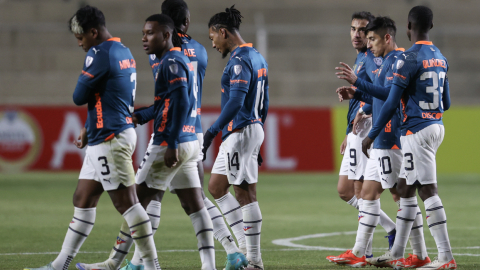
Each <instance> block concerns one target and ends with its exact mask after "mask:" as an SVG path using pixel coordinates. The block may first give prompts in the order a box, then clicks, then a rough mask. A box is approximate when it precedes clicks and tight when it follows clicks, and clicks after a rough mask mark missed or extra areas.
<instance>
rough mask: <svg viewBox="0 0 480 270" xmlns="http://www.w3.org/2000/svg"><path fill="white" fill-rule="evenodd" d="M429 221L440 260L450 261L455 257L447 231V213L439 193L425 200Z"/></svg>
mask: <svg viewBox="0 0 480 270" xmlns="http://www.w3.org/2000/svg"><path fill="white" fill-rule="evenodd" d="M425 209H426V212H427V223H428V227H429V228H430V233H431V234H432V236H433V239H435V243H436V244H437V249H438V260H439V261H441V262H449V261H451V260H452V259H453V255H452V248H451V247H450V240H449V239H448V231H447V215H446V214H445V209H444V208H443V204H442V200H440V197H438V195H435V196H432V197H430V198H428V199H426V200H425Z"/></svg>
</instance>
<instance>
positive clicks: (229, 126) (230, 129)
mask: <svg viewBox="0 0 480 270" xmlns="http://www.w3.org/2000/svg"><path fill="white" fill-rule="evenodd" d="M227 130H228V131H232V130H233V120H232V121H230V123H228V128H227Z"/></svg>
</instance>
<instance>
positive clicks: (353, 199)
mask: <svg viewBox="0 0 480 270" xmlns="http://www.w3.org/2000/svg"><path fill="white" fill-rule="evenodd" d="M347 203H348V204H350V205H351V206H353V207H355V208H356V209H357V210H358V199H357V196H355V195H353V197H352V198H351V199H350V201H348V202H347Z"/></svg>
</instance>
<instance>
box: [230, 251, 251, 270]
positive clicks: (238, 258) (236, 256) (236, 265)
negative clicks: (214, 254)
mask: <svg viewBox="0 0 480 270" xmlns="http://www.w3.org/2000/svg"><path fill="white" fill-rule="evenodd" d="M247 265H248V260H247V258H245V255H243V254H242V253H240V252H236V253H233V254H227V261H226V263H225V268H224V270H239V269H243V268H244V267H245V266H247Z"/></svg>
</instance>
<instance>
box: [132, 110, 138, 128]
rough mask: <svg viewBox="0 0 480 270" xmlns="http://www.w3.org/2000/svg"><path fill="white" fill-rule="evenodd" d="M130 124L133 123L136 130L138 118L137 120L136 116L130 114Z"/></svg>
mask: <svg viewBox="0 0 480 270" xmlns="http://www.w3.org/2000/svg"><path fill="white" fill-rule="evenodd" d="M132 122H133V125H134V126H135V128H136V127H137V125H138V118H137V115H136V114H135V113H132Z"/></svg>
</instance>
